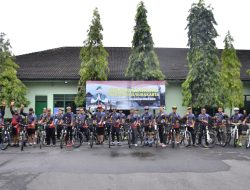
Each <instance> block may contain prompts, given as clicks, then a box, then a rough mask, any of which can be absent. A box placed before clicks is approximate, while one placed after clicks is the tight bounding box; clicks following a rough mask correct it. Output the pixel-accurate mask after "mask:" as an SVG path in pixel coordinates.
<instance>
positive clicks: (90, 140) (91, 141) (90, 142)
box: [89, 132, 94, 148]
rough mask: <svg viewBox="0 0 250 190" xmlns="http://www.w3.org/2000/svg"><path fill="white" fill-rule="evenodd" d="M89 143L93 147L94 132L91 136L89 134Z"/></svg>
mask: <svg viewBox="0 0 250 190" xmlns="http://www.w3.org/2000/svg"><path fill="white" fill-rule="evenodd" d="M89 145H90V148H93V145H94V134H93V132H91V133H90V136H89Z"/></svg>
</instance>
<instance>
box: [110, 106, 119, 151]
mask: <svg viewBox="0 0 250 190" xmlns="http://www.w3.org/2000/svg"><path fill="white" fill-rule="evenodd" d="M112 111H113V112H112V113H111V114H110V118H111V122H112V124H111V126H112V127H111V129H112V131H111V132H112V143H111V145H112V146H114V145H115V136H116V140H117V145H118V146H121V143H120V127H121V116H120V114H119V113H117V112H116V108H115V107H113V110H112Z"/></svg>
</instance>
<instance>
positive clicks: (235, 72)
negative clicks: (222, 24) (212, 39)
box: [220, 32, 243, 109]
mask: <svg viewBox="0 0 250 190" xmlns="http://www.w3.org/2000/svg"><path fill="white" fill-rule="evenodd" d="M233 41H234V40H233V38H232V36H231V34H230V32H228V33H227V34H226V37H225V39H224V43H225V45H224V50H223V51H222V55H221V63H222V67H221V80H220V81H221V87H222V88H221V99H222V100H221V101H222V102H223V105H224V106H225V107H227V108H231V109H232V108H233V107H235V106H237V107H240V106H243V85H242V82H241V80H240V68H241V63H240V61H239V58H238V57H237V54H236V50H235V48H234V46H233Z"/></svg>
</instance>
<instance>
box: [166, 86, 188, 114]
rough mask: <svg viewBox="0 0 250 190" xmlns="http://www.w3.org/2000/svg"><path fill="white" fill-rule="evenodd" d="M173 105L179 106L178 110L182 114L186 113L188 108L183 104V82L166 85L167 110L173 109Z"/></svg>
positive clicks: (168, 111)
mask: <svg viewBox="0 0 250 190" xmlns="http://www.w3.org/2000/svg"><path fill="white" fill-rule="evenodd" d="M172 106H177V112H178V113H179V114H181V115H183V114H185V113H186V108H185V107H183V106H182V94H181V83H180V82H175V83H174V82H171V83H168V84H167V85H166V112H167V113H170V112H171V111H172Z"/></svg>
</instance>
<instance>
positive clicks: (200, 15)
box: [182, 0, 220, 108]
mask: <svg viewBox="0 0 250 190" xmlns="http://www.w3.org/2000/svg"><path fill="white" fill-rule="evenodd" d="M212 10H213V9H212V8H211V7H210V6H208V7H206V6H205V3H204V1H203V0H200V1H199V3H197V4H193V5H192V7H191V9H190V11H189V15H188V17H187V21H188V24H187V29H188V46H189V47H190V48H189V51H188V54H187V60H188V66H189V72H188V76H187V78H186V81H185V82H184V83H183V84H182V94H183V105H185V106H193V107H195V108H199V107H206V106H207V107H212V106H216V105H218V104H219V103H220V102H219V91H218V89H219V80H220V63H219V58H218V55H217V53H218V52H217V48H216V44H215V41H214V39H215V38H216V37H217V36H218V34H217V31H216V29H215V27H214V25H217V23H216V21H215V19H214V15H213V12H212Z"/></svg>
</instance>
